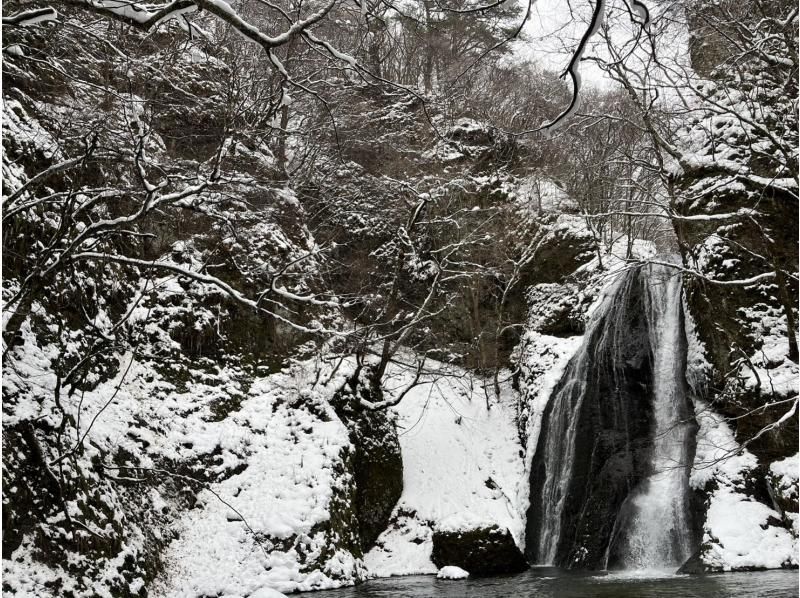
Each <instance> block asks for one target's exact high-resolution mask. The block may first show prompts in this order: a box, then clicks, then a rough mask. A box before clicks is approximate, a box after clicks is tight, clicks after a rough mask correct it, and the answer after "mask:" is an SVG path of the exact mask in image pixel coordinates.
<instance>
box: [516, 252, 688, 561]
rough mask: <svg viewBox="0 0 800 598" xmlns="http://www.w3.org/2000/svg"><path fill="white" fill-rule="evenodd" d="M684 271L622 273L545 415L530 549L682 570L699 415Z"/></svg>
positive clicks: (555, 556) (652, 268) (651, 268)
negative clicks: (690, 385) (691, 386)
mask: <svg viewBox="0 0 800 598" xmlns="http://www.w3.org/2000/svg"><path fill="white" fill-rule="evenodd" d="M685 356H686V340H685V331H684V326H683V313H682V302H681V278H680V275H679V271H678V270H676V269H674V268H669V267H668V266H658V265H648V266H642V267H640V268H635V269H632V270H629V271H627V272H625V273H624V274H622V275H621V276H620V277H619V279H618V280H617V281H616V282H615V283H614V284H613V285H612V286H611V287H610V289H609V290H608V291H607V293H606V294H605V296H604V298H603V300H602V302H601V304H600V305H599V306H598V308H597V309H596V311H595V313H594V315H593V317H592V320H591V322H590V323H589V325H588V326H587V332H586V336H585V340H584V343H583V346H582V347H581V348H580V349H579V351H578V353H577V354H576V355H575V356H574V357H573V359H572V360H571V362H570V364H569V365H568V366H567V369H566V371H565V374H564V376H563V377H562V380H561V382H560V383H559V385H558V386H557V387H556V389H555V391H554V392H553V395H552V397H551V400H550V402H549V404H548V407H547V409H546V411H545V413H544V415H543V422H542V427H541V432H540V435H539V438H538V443H537V448H536V452H535V455H534V463H533V467H532V471H531V506H530V509H529V511H528V528H527V552H528V556H529V558H530V559H531V560H532V561H534V562H537V563H541V564H550V565H559V566H565V567H583V568H591V569H601V568H609V567H611V568H620V567H621V568H635V569H642V568H666V567H673V566H675V567H677V566H679V565H680V564H681V563H682V562H684V561H685V560H686V559H687V558H688V557H689V556H690V554H691V548H692V546H691V545H692V534H691V532H690V531H689V530H690V528H691V525H690V523H691V521H690V519H691V518H690V516H689V515H688V512H689V508H688V495H689V488H688V469H687V464H688V463H689V462H691V458H692V455H691V454H690V452H691V446H692V441H693V431H694V427H693V424H690V423H687V422H689V421H691V420H692V417H691V411H690V408H689V407H688V402H687V392H686V383H685Z"/></svg>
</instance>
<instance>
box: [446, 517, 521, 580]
mask: <svg viewBox="0 0 800 598" xmlns="http://www.w3.org/2000/svg"><path fill="white" fill-rule="evenodd" d="M431 560H432V561H433V563H434V564H435V565H436V566H437V567H445V566H450V567H452V566H456V567H459V568H461V569H464V570H466V571H468V572H469V574H470V575H476V576H482V575H498V574H501V573H518V572H520V571H524V570H525V569H527V568H528V562H527V561H526V560H525V557H524V556H523V555H522V552H521V551H520V549H519V547H518V546H517V544H516V542H515V541H514V538H513V536H512V535H511V533H510V532H509V531H508V529H501V528H500V527H498V526H496V525H493V526H491V527H478V528H472V529H465V530H434V532H433V551H432V553H431Z"/></svg>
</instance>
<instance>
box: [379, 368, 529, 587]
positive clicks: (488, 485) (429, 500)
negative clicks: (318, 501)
mask: <svg viewBox="0 0 800 598" xmlns="http://www.w3.org/2000/svg"><path fill="white" fill-rule="evenodd" d="M432 363H433V362H432ZM431 367H432V369H433V371H432V372H431V374H429V375H428V376H427V377H426V378H424V379H423V380H422V381H423V383H424V384H422V385H420V386H417V387H416V388H414V389H413V390H411V391H410V392H409V393H408V394H407V395H406V396H405V398H404V399H403V400H402V402H401V403H400V405H399V406H398V407H396V411H397V415H398V430H399V433H400V445H401V449H402V452H403V470H404V471H403V483H404V487H403V494H402V497H401V498H400V501H399V503H398V505H397V507H396V509H395V514H394V517H393V520H394V523H393V524H392V525H390V527H389V529H387V530H386V531H385V532H384V533H383V534H382V535H381V536H380V538H379V539H378V542H377V546H376V547H375V548H374V549H373V550H372V551H370V552H369V553H368V554H367V555H366V556H365V558H364V562H365V564H366V565H367V567H368V569H369V571H370V573H371V574H372V575H376V576H388V575H407V574H414V573H436V570H437V568H436V566H435V565H434V564H433V563H432V562H431V560H430V555H431V549H432V540H431V539H432V534H433V530H434V529H441V530H456V529H465V528H472V527H478V526H486V525H493V524H494V525H498V526H500V527H501V528H508V529H509V531H510V532H511V533H512V535H513V536H514V538H515V540H517V542H518V543H519V542H520V541H521V538H522V534H523V530H524V505H521V504H520V500H519V498H518V491H519V487H520V484H522V485H524V486H527V484H526V483H524V480H523V471H524V467H523V458H522V455H523V452H522V447H521V445H520V443H519V439H518V436H517V432H516V426H515V422H514V411H515V401H516V398H515V393H514V391H513V389H512V388H511V385H510V382H507V381H506V382H503V384H502V389H501V393H500V398H499V401H498V400H497V399H495V397H494V391H493V390H492V387H491V383H490V382H489V388H488V389H486V391H488V392H489V396H490V398H489V407H488V408H487V394H486V391H485V389H484V386H483V381H482V380H481V379H478V378H476V377H474V376H472V375H470V374H469V373H468V372H466V371H464V370H462V369H459V368H454V367H450V366H444V365H442V364H436V363H433V365H432V366H431ZM391 374H392V376H391V378H390V380H389V381H388V382H387V386H389V387H393V388H395V389H396V391H399V390H400V389H402V388H404V387H405V386H406V385H407V384H408V382H409V379H410V375H408V374H405V373H403V372H401V371H399V370H398V369H395V370H394V371H393V372H392V373H391ZM507 375H508V374H507V373H505V376H506V377H507Z"/></svg>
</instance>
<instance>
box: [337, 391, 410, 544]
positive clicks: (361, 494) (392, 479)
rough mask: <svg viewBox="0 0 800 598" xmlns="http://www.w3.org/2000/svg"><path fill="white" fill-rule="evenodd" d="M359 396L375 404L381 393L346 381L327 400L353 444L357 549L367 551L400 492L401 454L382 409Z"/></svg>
mask: <svg viewBox="0 0 800 598" xmlns="http://www.w3.org/2000/svg"><path fill="white" fill-rule="evenodd" d="M359 397H363V398H365V399H366V400H368V401H370V402H372V403H377V402H381V401H382V400H383V392H382V391H381V389H380V388H378V387H377V386H375V385H371V384H370V385H365V384H364V383H363V382H362V381H361V380H358V379H354V380H350V381H349V382H348V383H347V384H345V386H344V387H343V388H342V389H341V390H340V391H339V392H338V393H337V395H336V396H335V397H334V398H333V400H332V401H331V403H332V404H333V406H334V408H335V409H336V413H337V415H338V416H339V417H340V418H341V419H342V421H343V422H344V423H345V425H346V426H347V429H348V430H349V432H350V442H352V443H353V445H354V447H355V453H354V456H353V461H352V469H353V477H354V479H355V484H356V488H355V495H354V497H353V500H354V504H353V507H354V510H355V512H356V513H357V519H358V528H359V537H360V544H361V549H362V550H363V551H364V552H367V551H368V550H369V549H370V548H371V547H372V546H374V544H375V541H376V540H377V539H378V536H380V534H381V532H383V530H385V529H386V527H387V526H388V525H389V519H390V517H391V515H392V511H393V510H394V506H395V504H397V501H398V500H399V499H400V495H401V494H402V492H403V457H402V455H401V453H400V441H399V439H398V436H397V428H396V427H395V423H394V419H393V418H392V416H391V414H390V413H388V412H387V411H385V410H378V411H371V410H369V409H365V408H364V407H362V406H361V405H360V403H359Z"/></svg>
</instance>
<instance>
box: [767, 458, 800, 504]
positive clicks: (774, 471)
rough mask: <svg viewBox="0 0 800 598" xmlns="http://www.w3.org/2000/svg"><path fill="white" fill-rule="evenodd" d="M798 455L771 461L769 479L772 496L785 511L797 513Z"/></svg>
mask: <svg viewBox="0 0 800 598" xmlns="http://www.w3.org/2000/svg"><path fill="white" fill-rule="evenodd" d="M797 458H798V455H794V456H792V457H787V458H786V459H782V460H781V461H775V462H773V463H770V466H769V474H768V476H767V479H768V480H769V483H770V490H771V491H772V498H773V500H774V501H775V502H776V503H777V504H778V506H779V507H780V508H781V510H782V511H784V513H786V512H790V513H794V514H795V515H796V514H797V495H798V491H797V488H798V484H797V480H798V467H797V466H798V460H797Z"/></svg>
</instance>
